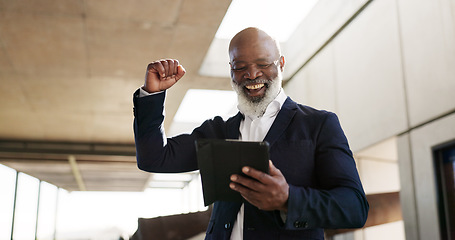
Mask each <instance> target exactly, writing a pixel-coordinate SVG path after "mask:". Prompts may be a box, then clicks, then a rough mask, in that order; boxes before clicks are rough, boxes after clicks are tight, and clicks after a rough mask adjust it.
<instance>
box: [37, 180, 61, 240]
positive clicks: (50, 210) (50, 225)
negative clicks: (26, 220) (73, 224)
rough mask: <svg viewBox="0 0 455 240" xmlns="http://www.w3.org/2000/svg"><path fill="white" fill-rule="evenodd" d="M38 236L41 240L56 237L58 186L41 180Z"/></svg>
mask: <svg viewBox="0 0 455 240" xmlns="http://www.w3.org/2000/svg"><path fill="white" fill-rule="evenodd" d="M40 191H41V193H40V199H39V212H38V228H37V237H38V239H40V240H47V239H54V232H55V231H54V230H55V217H56V210H57V209H56V208H57V192H58V188H57V187H56V186H54V185H52V184H49V183H47V182H41V190H40Z"/></svg>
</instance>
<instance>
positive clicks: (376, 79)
mask: <svg viewBox="0 0 455 240" xmlns="http://www.w3.org/2000/svg"><path fill="white" fill-rule="evenodd" d="M395 6H396V4H395V1H394V0H383V1H373V2H372V3H371V4H370V5H369V6H368V7H367V8H366V9H365V10H364V11H363V12H362V13H361V14H360V15H359V16H358V17H357V18H356V19H355V20H354V21H353V22H352V23H351V24H350V25H349V26H347V28H346V29H344V31H343V32H341V34H340V35H339V36H338V37H337V38H336V39H335V40H334V49H335V76H336V82H337V85H336V89H337V106H338V114H339V117H340V120H341V122H342V125H343V127H344V130H345V132H346V135H347V136H348V138H349V139H350V143H351V146H352V149H353V150H354V151H357V150H360V149H362V148H364V147H366V146H369V145H371V144H373V143H376V142H378V141H380V140H383V139H386V138H389V137H391V136H394V135H396V134H397V133H399V132H401V131H403V130H405V129H406V128H407V120H406V106H405V101H404V99H405V97H404V89H403V82H402V71H401V59H400V54H399V53H400V48H399V38H398V26H397V15H396V7H395ZM385 16H387V17H385Z"/></svg>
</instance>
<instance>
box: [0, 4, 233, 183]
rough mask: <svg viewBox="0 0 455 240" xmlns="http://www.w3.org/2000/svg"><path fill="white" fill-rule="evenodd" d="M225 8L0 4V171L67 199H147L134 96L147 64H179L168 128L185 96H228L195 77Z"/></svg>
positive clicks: (219, 81)
mask: <svg viewBox="0 0 455 240" xmlns="http://www.w3.org/2000/svg"><path fill="white" fill-rule="evenodd" d="M229 4H230V1H229V0H218V1H213V0H191V1H190V0H131V1H119V0H115V1H112V0H110V1H107V0H60V1H57V0H41V1H32V0H15V1H9V0H0V139H1V141H0V163H2V164H4V165H7V166H9V167H12V168H14V169H16V170H17V171H20V172H25V173H27V174H30V175H32V176H35V177H37V178H39V179H41V180H44V181H47V182H50V183H52V184H55V185H57V186H59V187H62V188H65V189H67V190H70V191H73V190H88V191H93V190H108V191H141V190H143V189H144V187H145V186H146V184H147V181H148V179H149V177H150V175H149V174H147V173H144V172H141V171H139V170H138V169H137V167H136V163H135V157H134V155H135V152H134V140H133V131H132V121H133V115H132V107H133V106H132V93H133V92H134V91H135V90H136V89H137V88H138V87H139V86H141V85H142V83H143V78H144V74H145V68H146V66H147V64H148V63H149V62H151V61H153V60H156V59H160V58H176V59H179V60H180V62H181V64H182V65H183V66H184V67H185V69H186V70H187V74H186V76H185V78H184V79H183V80H184V81H179V84H177V85H175V86H174V87H173V88H172V89H171V90H169V91H170V94H168V96H167V100H166V114H167V118H166V122H165V127H166V128H168V127H169V124H170V123H171V120H172V117H173V116H174V114H175V112H176V111H177V108H178V106H179V103H180V102H181V100H182V99H183V96H184V94H185V92H186V91H187V89H189V88H199V89H230V84H229V81H228V80H227V79H226V78H222V77H207V76H201V75H199V74H198V71H199V68H200V66H201V63H202V62H203V59H204V56H205V54H206V52H207V50H208V48H209V46H210V43H211V42H212V39H213V37H214V35H215V33H216V31H217V29H218V26H219V24H220V23H221V20H222V19H223V16H224V15H225V12H226V10H227V8H228V7H229ZM99 149H103V150H99Z"/></svg>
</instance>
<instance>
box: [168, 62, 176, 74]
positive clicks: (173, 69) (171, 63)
mask: <svg viewBox="0 0 455 240" xmlns="http://www.w3.org/2000/svg"><path fill="white" fill-rule="evenodd" d="M167 63H168V67H169V77H173V76H175V75H176V74H177V72H176V71H175V67H174V60H173V59H169V60H167Z"/></svg>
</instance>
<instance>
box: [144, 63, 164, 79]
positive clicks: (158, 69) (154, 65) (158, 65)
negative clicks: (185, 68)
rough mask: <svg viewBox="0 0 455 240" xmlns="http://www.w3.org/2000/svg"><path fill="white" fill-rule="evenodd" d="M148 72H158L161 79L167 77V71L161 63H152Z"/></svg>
mask: <svg viewBox="0 0 455 240" xmlns="http://www.w3.org/2000/svg"><path fill="white" fill-rule="evenodd" d="M147 68H148V70H149V71H151V72H154V71H156V72H158V75H159V76H160V77H164V76H165V75H166V73H165V71H164V67H163V65H162V64H161V62H152V63H150V64H149V65H148V67H147Z"/></svg>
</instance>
